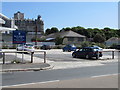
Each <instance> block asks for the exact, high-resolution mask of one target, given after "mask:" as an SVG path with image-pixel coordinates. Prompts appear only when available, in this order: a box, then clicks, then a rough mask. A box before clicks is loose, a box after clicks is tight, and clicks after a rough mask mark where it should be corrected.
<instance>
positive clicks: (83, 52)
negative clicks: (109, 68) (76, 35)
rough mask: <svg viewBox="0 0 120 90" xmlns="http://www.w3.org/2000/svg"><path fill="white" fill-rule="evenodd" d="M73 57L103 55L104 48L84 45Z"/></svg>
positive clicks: (97, 56)
mask: <svg viewBox="0 0 120 90" xmlns="http://www.w3.org/2000/svg"><path fill="white" fill-rule="evenodd" d="M72 56H73V58H86V59H89V58H93V57H95V58H96V59H98V58H99V57H102V50H101V49H99V48H96V47H84V48H82V49H79V50H77V51H74V52H73V53H72Z"/></svg>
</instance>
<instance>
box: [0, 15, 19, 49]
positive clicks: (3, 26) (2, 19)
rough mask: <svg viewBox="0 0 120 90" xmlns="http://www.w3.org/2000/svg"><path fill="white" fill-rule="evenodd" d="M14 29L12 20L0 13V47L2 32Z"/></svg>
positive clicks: (0, 45) (15, 27)
mask: <svg viewBox="0 0 120 90" xmlns="http://www.w3.org/2000/svg"><path fill="white" fill-rule="evenodd" d="M10 21H11V22H10ZM8 22H9V24H8ZM16 29H17V26H16V25H15V23H14V21H13V20H11V19H9V18H8V17H6V16H5V15H3V14H1V13H0V48H2V44H3V37H2V33H5V32H9V31H13V30H16Z"/></svg>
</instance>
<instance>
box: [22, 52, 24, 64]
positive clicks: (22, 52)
mask: <svg viewBox="0 0 120 90" xmlns="http://www.w3.org/2000/svg"><path fill="white" fill-rule="evenodd" d="M23 59H24V56H23V52H22V63H23Z"/></svg>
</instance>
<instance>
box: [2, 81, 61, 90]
mask: <svg viewBox="0 0 120 90" xmlns="http://www.w3.org/2000/svg"><path fill="white" fill-rule="evenodd" d="M59 81H60V80H53V81H45V82H35V83H26V84H17V85H8V86H2V88H6V87H15V86H24V85H30V84H42V83H52V82H59Z"/></svg>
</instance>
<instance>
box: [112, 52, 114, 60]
mask: <svg viewBox="0 0 120 90" xmlns="http://www.w3.org/2000/svg"><path fill="white" fill-rule="evenodd" d="M112 59H114V51H112Z"/></svg>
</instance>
